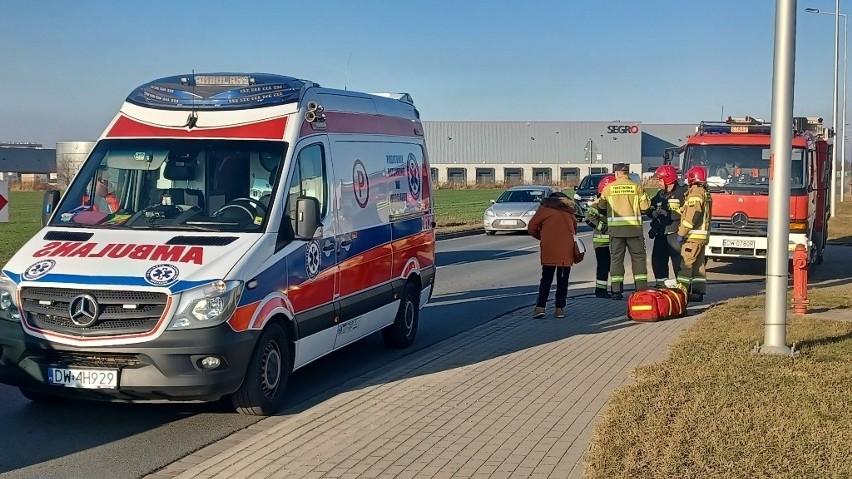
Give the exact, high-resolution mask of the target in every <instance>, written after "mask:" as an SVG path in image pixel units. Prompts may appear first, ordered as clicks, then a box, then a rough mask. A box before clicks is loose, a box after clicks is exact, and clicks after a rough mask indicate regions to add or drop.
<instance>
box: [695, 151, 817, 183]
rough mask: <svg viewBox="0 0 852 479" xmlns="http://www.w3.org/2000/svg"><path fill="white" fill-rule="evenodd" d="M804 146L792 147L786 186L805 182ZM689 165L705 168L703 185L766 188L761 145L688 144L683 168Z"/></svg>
mask: <svg viewBox="0 0 852 479" xmlns="http://www.w3.org/2000/svg"><path fill="white" fill-rule="evenodd" d="M805 155H806V150H805V149H804V148H793V153H792V163H791V165H790V180H791V182H790V187H791V188H803V187H804V186H805V185H806V184H807V177H806V173H807V170H806V168H805V166H806V164H807V163H806V162H805ZM693 166H703V167H705V168H707V185H708V186H709V187H710V188H711V189H713V188H720V189H759V190H768V189H769V181H770V175H769V147H768V146H762V145H690V146H687V148H686V153H685V156H684V165H683V171H689V169H690V168H692V167H693Z"/></svg>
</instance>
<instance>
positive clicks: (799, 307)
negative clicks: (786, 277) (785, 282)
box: [793, 245, 808, 314]
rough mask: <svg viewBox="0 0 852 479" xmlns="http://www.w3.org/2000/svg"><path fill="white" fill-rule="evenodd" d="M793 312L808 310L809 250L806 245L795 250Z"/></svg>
mask: <svg viewBox="0 0 852 479" xmlns="http://www.w3.org/2000/svg"><path fill="white" fill-rule="evenodd" d="M793 312H794V313H798V314H805V313H807V312H808V251H807V249H805V246H804V245H798V246H796V250H795V251H793Z"/></svg>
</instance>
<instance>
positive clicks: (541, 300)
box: [535, 265, 571, 308]
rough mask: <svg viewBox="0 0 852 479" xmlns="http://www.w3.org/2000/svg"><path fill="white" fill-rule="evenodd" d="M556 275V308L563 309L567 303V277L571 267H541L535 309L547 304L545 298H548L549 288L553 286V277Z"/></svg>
mask: <svg viewBox="0 0 852 479" xmlns="http://www.w3.org/2000/svg"><path fill="white" fill-rule="evenodd" d="M554 274H555V275H556V304H555V306H556V307H557V308H564V307H565V303H567V302H568V275H569V274H571V267H570V266H568V267H565V266H544V265H542V267H541V284H540V285H539V286H538V299H537V300H536V302H535V305H536V307H539V308H543V307H544V306H545V305H546V304H547V297H548V296H550V287H551V286H552V285H553V276H554Z"/></svg>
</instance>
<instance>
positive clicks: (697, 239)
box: [677, 166, 712, 301]
mask: <svg viewBox="0 0 852 479" xmlns="http://www.w3.org/2000/svg"><path fill="white" fill-rule="evenodd" d="M686 183H687V184H688V185H689V191H687V193H686V199H685V200H684V205H683V207H682V208H681V217H680V226H679V227H678V230H677V242H678V243H681V249H680V251H681V256H682V263H681V267H680V271H679V272H678V274H677V286H678V288H680V289H681V290H683V292H685V293H687V295H688V297H689V301H703V300H704V294H705V293H707V274H706V271H705V268H704V246H705V245H706V244H707V240H708V235H709V229H710V217H711V214H712V213H711V209H712V202H711V199H710V194H709V193H708V192H707V187H706V185H707V170H706V169H705V168H704V167H703V166H695V167H693V168H690V169H689V171H687V172H686Z"/></svg>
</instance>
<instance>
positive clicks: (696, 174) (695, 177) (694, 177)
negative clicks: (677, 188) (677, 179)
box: [686, 166, 707, 185]
mask: <svg viewBox="0 0 852 479" xmlns="http://www.w3.org/2000/svg"><path fill="white" fill-rule="evenodd" d="M686 183H687V184H689V185H694V184H695V183H707V169H706V168H704V167H703V166H693V167H692V168H690V169H689V171H687V172H686Z"/></svg>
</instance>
